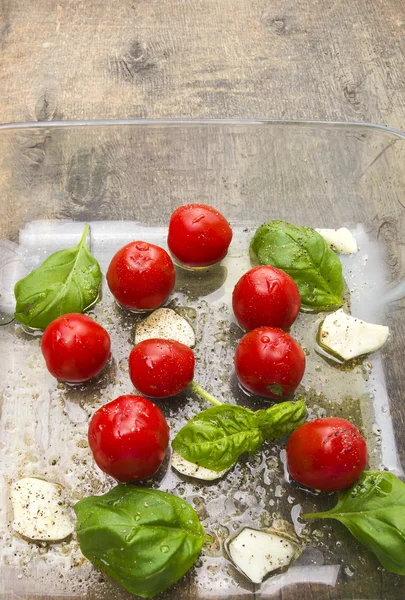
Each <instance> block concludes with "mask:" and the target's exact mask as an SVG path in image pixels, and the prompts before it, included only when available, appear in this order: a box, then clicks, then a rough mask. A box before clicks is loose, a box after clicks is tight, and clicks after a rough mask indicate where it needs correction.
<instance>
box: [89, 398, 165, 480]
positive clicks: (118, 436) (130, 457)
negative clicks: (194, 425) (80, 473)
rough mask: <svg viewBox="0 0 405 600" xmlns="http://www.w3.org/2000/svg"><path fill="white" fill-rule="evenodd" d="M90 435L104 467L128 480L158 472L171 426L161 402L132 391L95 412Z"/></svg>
mask: <svg viewBox="0 0 405 600" xmlns="http://www.w3.org/2000/svg"><path fill="white" fill-rule="evenodd" d="M88 438H89V445H90V448H91V451H92V453H93V457H94V460H95V461H96V463H97V465H98V466H99V467H100V469H101V470H102V471H104V473H107V474H108V475H111V476H112V477H114V478H115V479H118V481H123V482H127V483H128V482H130V481H137V480H139V479H145V477H151V476H152V475H153V474H154V473H156V471H157V470H158V468H159V467H160V465H161V463H162V461H163V459H164V457H165V454H166V450H167V445H168V443H169V426H168V424H167V422H166V419H165V418H164V416H163V414H162V412H161V410H160V409H159V408H158V407H157V406H155V405H154V404H152V402H150V401H149V400H146V398H142V396H133V395H130V394H129V395H126V396H120V397H119V398H116V399H115V400H113V401H112V402H109V403H108V404H105V405H104V406H102V407H101V408H99V409H98V411H97V412H95V413H94V415H93V417H92V419H91V421H90V425H89V434H88Z"/></svg>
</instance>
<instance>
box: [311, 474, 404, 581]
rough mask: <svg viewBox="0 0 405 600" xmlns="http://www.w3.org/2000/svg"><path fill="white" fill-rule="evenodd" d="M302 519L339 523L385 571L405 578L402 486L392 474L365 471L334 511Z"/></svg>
mask: <svg viewBox="0 0 405 600" xmlns="http://www.w3.org/2000/svg"><path fill="white" fill-rule="evenodd" d="M302 517H303V518H305V519H336V520H337V521H340V522H341V523H343V524H344V525H345V526H346V527H347V528H348V529H349V531H350V532H351V533H352V535H353V536H354V537H355V538H356V539H357V540H358V541H359V542H360V543H361V544H363V546H365V547H366V548H368V549H369V550H371V552H373V553H374V554H375V555H376V556H377V558H378V560H379V561H380V563H381V564H382V566H383V567H384V568H385V569H387V571H391V572H392V573H397V574H399V575H405V483H404V482H403V481H401V480H400V479H399V478H398V477H396V476H395V475H394V474H393V473H388V472H381V471H364V472H363V474H362V475H361V477H360V478H359V479H358V480H357V482H356V484H355V485H353V486H352V487H350V488H349V489H347V490H345V491H344V492H343V493H342V494H341V495H340V497H339V500H338V502H337V504H336V506H335V507H334V508H332V509H331V510H329V511H326V512H319V513H308V514H304V515H302Z"/></svg>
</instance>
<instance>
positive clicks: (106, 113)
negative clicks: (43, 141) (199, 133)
mask: <svg viewBox="0 0 405 600" xmlns="http://www.w3.org/2000/svg"><path fill="white" fill-rule="evenodd" d="M0 7H1V9H0V18H1V22H0V44H1V59H0V60H1V62H0V73H1V86H2V94H1V98H0V119H1V121H3V122H7V121H25V120H40V121H43V120H50V119H102V118H107V119H112V118H124V117H128V118H129V117H131V118H134V117H141V118H143V117H218V116H221V117H231V116H232V117H236V116H239V117H266V118H288V119H297V118H301V119H305V118H308V119H329V120H360V121H371V122H377V123H380V124H388V125H390V126H392V127H397V128H401V127H405V78H404V76H403V55H404V50H405V41H404V33H405V5H404V3H403V1H402V0H388V1H384V0H370V1H369V2H364V0H326V1H325V0H311V1H310V2H308V1H307V0H305V1H304V0H282V1H281V2H277V3H276V2H270V1H269V0H251V1H250V2H241V1H236V0H195V1H190V0H163V1H162V0H120V2H104V0H91V1H84V0H71V1H63V0H59V1H55V0H40V1H39V2H35V3H34V2H30V0H2V2H1V3H0Z"/></svg>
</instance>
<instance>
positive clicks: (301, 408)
mask: <svg viewBox="0 0 405 600" xmlns="http://www.w3.org/2000/svg"><path fill="white" fill-rule="evenodd" d="M305 416H306V407H305V403H304V402H303V400H299V401H298V402H295V403H294V402H282V403H280V404H277V405H275V406H272V407H270V408H268V409H266V410H259V411H256V412H254V411H251V410H249V409H248V408H244V407H242V406H238V405H235V404H222V405H220V406H215V407H213V408H208V409H207V410H204V411H202V412H201V413H199V414H198V415H196V416H195V417H193V418H192V419H191V420H190V421H189V422H188V423H187V424H186V425H185V426H184V427H183V428H182V429H180V431H179V432H178V433H177V435H176V437H175V438H174V440H173V442H172V446H173V449H174V450H175V451H176V452H177V453H178V454H180V455H181V456H182V457H183V458H185V459H186V460H188V461H189V462H192V463H194V464H196V465H198V466H201V467H205V468H206V469H211V470H212V471H216V472H219V471H223V470H225V469H229V468H230V467H232V466H233V465H234V464H235V462H236V461H237V460H238V458H239V456H240V455H241V454H243V453H244V452H249V454H254V453H255V452H257V451H258V450H259V448H260V447H261V445H262V444H263V442H264V440H265V439H267V438H279V437H284V436H285V435H288V434H289V433H291V432H292V431H293V430H294V429H295V428H296V427H298V426H299V425H301V424H302V423H303V422H304V420H305Z"/></svg>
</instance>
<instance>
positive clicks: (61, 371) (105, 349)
mask: <svg viewBox="0 0 405 600" xmlns="http://www.w3.org/2000/svg"><path fill="white" fill-rule="evenodd" d="M41 350H42V354H43V356H44V359H45V362H46V366H47V368H48V371H49V372H50V373H51V375H53V376H54V377H56V379H59V380H60V381H66V382H68V383H81V382H83V381H87V380H88V379H92V377H95V376H96V375H98V374H99V373H100V372H101V371H102V369H103V368H104V367H105V365H106V363H107V361H108V359H109V358H110V356H111V340H110V336H109V335H108V333H107V331H106V330H105V329H104V327H102V326H101V325H99V324H98V323H96V321H94V320H93V319H91V318H90V317H88V316H86V315H82V314H81V313H70V314H67V315H62V316H61V317H58V318H57V319H55V320H54V321H52V323H50V324H49V325H48V327H47V328H46V329H45V331H44V333H43V336H42V340H41Z"/></svg>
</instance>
